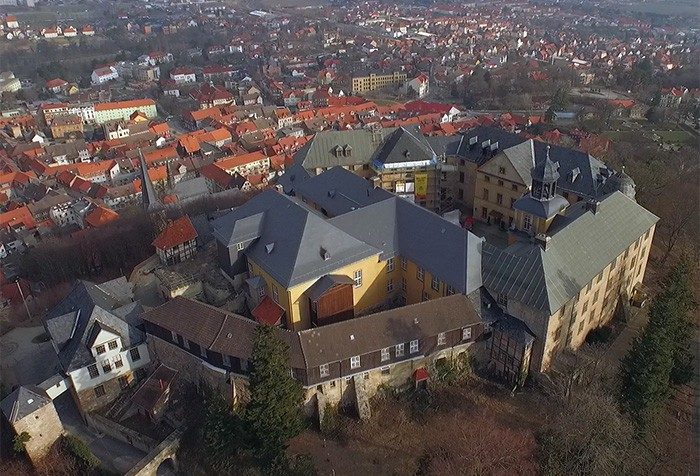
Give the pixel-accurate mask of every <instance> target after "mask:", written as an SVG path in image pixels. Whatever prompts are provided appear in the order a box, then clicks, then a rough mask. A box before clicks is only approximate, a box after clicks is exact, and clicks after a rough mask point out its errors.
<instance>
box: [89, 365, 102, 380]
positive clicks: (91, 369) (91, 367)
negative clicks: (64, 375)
mask: <svg viewBox="0 0 700 476" xmlns="http://www.w3.org/2000/svg"><path fill="white" fill-rule="evenodd" d="M88 373H89V374H90V378H97V376H98V375H100V371H99V370H97V364H91V365H88Z"/></svg>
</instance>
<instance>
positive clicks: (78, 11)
mask: <svg viewBox="0 0 700 476" xmlns="http://www.w3.org/2000/svg"><path fill="white" fill-rule="evenodd" d="M15 16H17V19H18V20H19V22H20V23H28V24H32V25H44V26H45V25H55V24H56V23H60V24H62V25H63V24H69V23H75V25H74V26H76V27H78V26H80V25H81V24H83V23H86V22H89V20H90V18H94V17H95V16H96V15H95V13H94V12H90V11H89V10H87V11H86V9H85V6H84V5H66V6H65V7H61V9H60V10H58V9H49V8H42V9H36V10H32V11H27V12H17V13H16V14H15Z"/></svg>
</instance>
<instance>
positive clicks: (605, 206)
mask: <svg viewBox="0 0 700 476" xmlns="http://www.w3.org/2000/svg"><path fill="white" fill-rule="evenodd" d="M657 221H658V217H656V216H655V215H653V214H652V213H651V212H649V211H647V210H646V209H644V208H643V207H642V206H640V205H638V204H637V203H636V202H635V201H634V200H631V199H630V198H628V197H627V196H625V195H624V194H622V193H620V192H614V193H612V194H610V195H609V196H607V197H606V198H604V199H603V200H602V201H601V202H600V205H599V206H598V211H597V212H596V213H593V212H592V211H589V210H587V209H586V203H585V202H578V203H576V204H574V205H572V206H571V207H569V208H568V209H567V210H566V215H559V216H557V217H555V219H554V221H553V222H552V224H551V225H550V228H549V232H548V234H549V235H550V240H549V242H548V243H547V246H546V249H543V248H542V247H541V246H540V245H538V244H536V243H533V242H517V243H514V244H512V245H510V246H508V247H507V248H505V249H499V248H497V247H495V246H492V245H489V244H485V245H484V252H483V272H484V286H485V287H486V289H488V290H489V292H492V293H494V294H506V295H507V296H508V299H512V300H514V301H518V302H521V303H523V304H524V305H526V306H528V307H530V308H534V309H536V310H538V311H543V312H544V313H545V314H547V315H548V316H549V315H552V314H554V313H555V312H556V311H557V310H558V309H560V308H561V307H562V306H563V305H564V304H565V303H566V302H567V301H569V300H570V299H571V298H573V297H574V296H575V295H576V294H578V293H579V292H580V291H581V289H583V288H584V287H585V286H586V285H587V284H588V283H589V282H590V281H591V280H592V279H593V278H594V277H595V276H596V275H598V273H600V272H601V271H602V270H603V269H605V267H606V266H608V265H609V264H610V263H611V262H612V261H613V260H614V259H615V258H617V257H618V256H619V255H620V254H621V253H623V252H624V251H625V250H626V249H627V248H628V247H629V246H630V245H631V244H632V243H633V242H634V241H636V240H637V239H638V238H639V237H640V236H642V235H643V234H644V233H646V232H647V231H648V230H649V229H650V228H651V227H652V226H653V225H654V224H655V223H656V222H657Z"/></svg>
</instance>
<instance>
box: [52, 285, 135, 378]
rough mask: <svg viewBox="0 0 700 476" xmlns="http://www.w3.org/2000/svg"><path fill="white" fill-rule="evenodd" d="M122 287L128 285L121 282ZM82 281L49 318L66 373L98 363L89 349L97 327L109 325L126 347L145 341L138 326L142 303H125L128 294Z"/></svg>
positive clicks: (108, 286) (53, 338)
mask: <svg viewBox="0 0 700 476" xmlns="http://www.w3.org/2000/svg"><path fill="white" fill-rule="evenodd" d="M119 283H122V284H121V285H120V287H121V286H123V285H125V284H124V282H123V281H122V280H119ZM105 284H106V285H105V286H101V285H97V284H93V283H90V282H87V281H78V282H77V283H76V284H75V286H74V287H73V289H72V290H71V292H70V293H69V294H68V296H66V297H65V298H64V299H63V300H62V301H61V302H60V303H59V304H58V305H56V306H55V307H54V308H53V309H52V310H51V311H49V313H48V314H47V315H46V318H45V321H44V326H45V327H46V331H47V333H48V334H49V336H50V337H51V340H52V341H53V343H54V345H55V347H56V348H57V349H58V358H59V361H60V363H61V366H62V367H63V369H64V371H66V372H71V371H73V370H76V369H79V368H82V367H85V366H86V365H89V364H91V363H93V362H94V361H95V359H94V357H93V356H92V354H91V352H90V349H89V341H90V337H91V336H92V335H93V332H94V328H95V327H94V326H95V324H96V323H97V324H98V325H99V326H102V325H104V326H106V328H109V329H110V332H113V333H116V334H117V335H119V336H120V337H121V338H122V342H123V344H124V346H125V347H131V346H133V345H135V344H137V343H140V342H143V339H144V335H143V333H142V332H141V331H140V330H139V329H138V328H137V327H136V326H135V325H133V324H134V323H136V322H138V320H137V318H136V317H135V316H136V315H137V314H139V313H140V312H141V307H140V305H138V303H133V302H129V301H125V300H124V296H125V295H129V294H130V293H124V292H121V291H119V290H118V289H116V288H114V287H113V286H112V284H115V285H116V284H118V283H114V282H113V281H110V282H108V283H105ZM110 291H111V292H110Z"/></svg>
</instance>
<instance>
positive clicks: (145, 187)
mask: <svg viewBox="0 0 700 476" xmlns="http://www.w3.org/2000/svg"><path fill="white" fill-rule="evenodd" d="M139 162H140V164H141V200H142V201H143V209H144V210H146V211H147V212H153V211H156V210H159V209H160V208H162V207H163V204H162V203H160V200H158V195H156V190H155V188H154V187H153V182H151V177H149V175H148V168H147V167H146V159H144V158H143V152H141V148H139Z"/></svg>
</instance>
